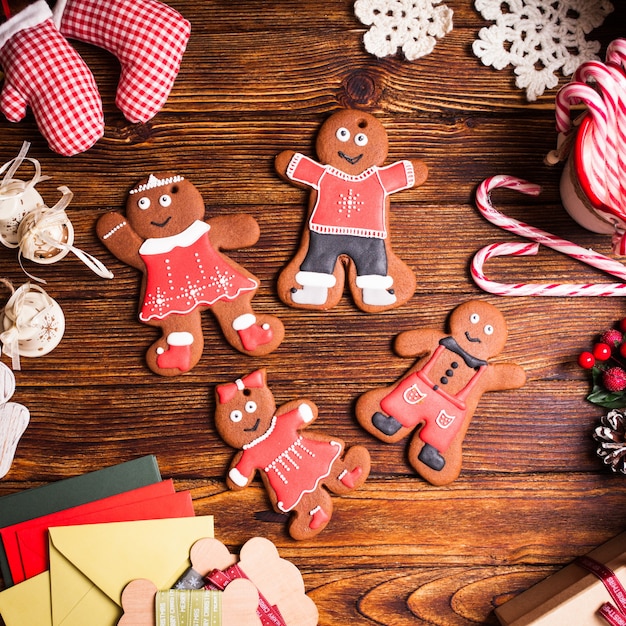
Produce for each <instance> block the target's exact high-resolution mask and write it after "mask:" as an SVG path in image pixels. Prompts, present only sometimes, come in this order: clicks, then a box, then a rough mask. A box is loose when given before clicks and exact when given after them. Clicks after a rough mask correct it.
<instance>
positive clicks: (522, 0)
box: [472, 0, 613, 101]
mask: <svg viewBox="0 0 626 626" xmlns="http://www.w3.org/2000/svg"><path fill="white" fill-rule="evenodd" d="M474 6H475V7H476V9H477V10H478V11H479V12H480V14H481V15H482V16H483V17H484V18H485V19H486V20H495V22H496V23H495V24H493V25H492V26H489V27H488V28H487V27H484V28H481V29H480V32H479V33H478V37H479V38H478V39H477V40H476V41H474V43H473V45H472V49H473V51H474V54H475V55H476V56H477V57H479V58H480V60H481V61H482V62H483V63H484V64H485V65H491V66H493V67H494V68H495V69H497V70H501V69H503V68H504V67H506V66H507V65H512V66H514V68H515V74H516V75H517V78H516V79H515V84H516V85H517V86H518V87H519V88H520V89H525V90H526V98H527V99H528V100H529V101H533V100H536V99H537V98H538V97H539V96H540V95H541V94H543V92H544V91H545V90H546V89H551V88H552V87H556V85H557V84H558V82H559V79H558V77H557V75H556V72H557V71H559V70H561V72H562V74H563V75H564V76H569V75H571V74H573V73H574V71H575V70H576V68H577V67H578V66H579V65H580V64H581V63H583V62H585V61H589V60H591V59H597V58H598V57H597V52H598V50H599V49H600V44H599V43H598V42H597V41H587V40H586V39H585V35H586V34H588V33H589V32H590V31H592V30H593V29H594V28H597V27H598V26H600V24H602V22H603V21H604V18H605V17H606V16H607V15H608V14H609V13H611V11H613V5H612V4H611V3H610V2H609V0H551V1H550V2H546V0H475V3H474Z"/></svg>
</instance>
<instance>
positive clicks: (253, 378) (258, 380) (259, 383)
mask: <svg viewBox="0 0 626 626" xmlns="http://www.w3.org/2000/svg"><path fill="white" fill-rule="evenodd" d="M263 386H264V382H263V372H262V371H261V370H257V371H256V372H252V374H248V375H247V376H244V377H243V378H238V379H237V380H236V381H235V382H234V383H228V384H226V385H219V386H218V387H217V395H218V397H219V401H220V404H224V403H226V402H230V401H231V400H232V399H233V398H234V397H235V395H236V394H237V392H238V391H243V390H244V389H259V388H261V387H263Z"/></svg>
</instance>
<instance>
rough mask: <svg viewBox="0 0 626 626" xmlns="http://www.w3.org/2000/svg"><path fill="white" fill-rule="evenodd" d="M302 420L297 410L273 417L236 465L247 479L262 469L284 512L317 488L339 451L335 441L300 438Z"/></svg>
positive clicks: (327, 473)
mask: <svg viewBox="0 0 626 626" xmlns="http://www.w3.org/2000/svg"><path fill="white" fill-rule="evenodd" d="M304 423H305V422H304V420H303V419H302V416H301V415H300V411H299V410H298V409H293V410H292V411H289V412H288V413H284V414H283V415H279V416H274V417H273V418H272V423H271V425H270V427H269V429H268V430H267V431H266V432H265V433H264V434H263V435H261V436H260V437H258V438H257V439H255V440H254V441H252V442H250V443H249V444H246V445H245V446H244V447H243V454H242V456H241V459H240V460H239V462H238V463H237V465H236V468H237V469H238V470H239V472H241V474H242V475H243V476H245V477H248V478H249V477H250V476H251V475H252V474H253V473H254V471H255V470H257V469H258V470H262V471H264V472H265V474H266V476H267V478H268V480H269V483H270V486H271V487H272V489H273V490H274V492H275V493H276V503H277V506H278V508H279V509H280V510H281V511H283V512H285V513H287V512H288V511H291V509H293V508H294V507H295V506H297V504H298V502H300V499H301V498H302V496H303V495H304V494H305V493H311V492H313V491H315V490H316V489H317V486H318V484H319V483H320V481H321V480H323V479H324V478H326V477H327V476H328V475H329V474H330V470H331V467H332V465H333V463H334V462H335V460H336V459H337V457H339V455H340V454H341V452H342V445H341V444H340V443H339V442H337V441H318V440H317V439H306V438H304V437H303V436H302V435H301V434H300V433H299V432H298V428H299V427H301V426H302V424H304Z"/></svg>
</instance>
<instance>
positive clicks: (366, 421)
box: [355, 387, 413, 443]
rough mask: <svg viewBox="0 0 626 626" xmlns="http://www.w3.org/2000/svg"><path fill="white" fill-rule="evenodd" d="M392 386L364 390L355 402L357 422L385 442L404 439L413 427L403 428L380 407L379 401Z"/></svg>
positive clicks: (386, 394) (387, 393)
mask: <svg viewBox="0 0 626 626" xmlns="http://www.w3.org/2000/svg"><path fill="white" fill-rule="evenodd" d="M393 389H394V387H381V388H380V389H372V390H371V391H366V392H365V393H364V394H363V395H362V396H360V397H359V399H358V400H357V402H356V409H355V413H356V418H357V421H358V422H359V424H360V425H361V426H362V427H363V428H364V429H365V430H366V431H367V432H368V433H370V434H371V435H373V436H374V437H376V438H377V439H380V440H381V441H384V442H385V443H395V442H396V441H400V440H401V439H404V437H406V436H407V435H408V434H409V433H410V432H411V431H412V430H413V429H412V428H405V427H404V426H402V424H401V423H400V422H399V421H398V420H397V419H396V418H395V417H393V416H392V415H388V414H387V413H385V411H383V409H382V408H381V405H380V403H381V401H382V400H383V399H384V398H385V397H386V396H388V395H389V393H390V392H391V391H392V390H393Z"/></svg>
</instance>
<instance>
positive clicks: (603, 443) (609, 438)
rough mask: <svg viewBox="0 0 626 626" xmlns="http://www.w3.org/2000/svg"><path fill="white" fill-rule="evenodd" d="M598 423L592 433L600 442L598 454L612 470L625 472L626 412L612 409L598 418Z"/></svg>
mask: <svg viewBox="0 0 626 626" xmlns="http://www.w3.org/2000/svg"><path fill="white" fill-rule="evenodd" d="M600 423H601V424H602V425H601V426H598V427H597V428H596V429H595V431H594V433H593V438H594V439H595V440H596V441H597V442H599V444H600V445H599V446H598V449H597V451H596V452H597V454H598V456H599V457H600V458H601V459H603V461H604V463H605V464H606V465H609V466H610V467H611V469H612V470H613V471H614V472H621V473H622V474H626V413H625V412H624V411H621V410H619V409H613V410H612V411H609V413H608V414H607V415H603V416H602V417H601V418H600Z"/></svg>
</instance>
